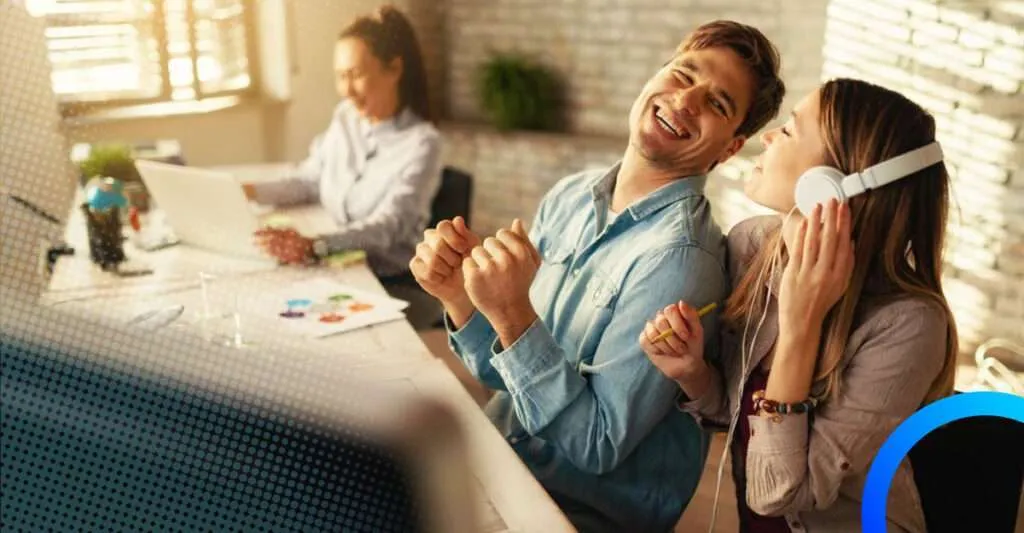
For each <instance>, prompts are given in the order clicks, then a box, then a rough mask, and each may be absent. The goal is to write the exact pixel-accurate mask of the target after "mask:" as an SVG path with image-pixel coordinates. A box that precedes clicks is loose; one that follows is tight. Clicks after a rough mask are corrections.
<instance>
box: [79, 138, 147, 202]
mask: <svg viewBox="0 0 1024 533" xmlns="http://www.w3.org/2000/svg"><path fill="white" fill-rule="evenodd" d="M78 167H79V170H81V175H80V179H81V185H82V186H83V187H84V186H85V184H86V183H88V182H89V180H91V179H93V178H95V177H97V176H100V177H111V178H115V179H117V180H120V181H121V182H122V183H123V184H124V193H125V195H126V196H127V197H128V202H129V203H130V204H131V205H133V206H135V207H137V208H138V209H139V210H140V211H147V210H148V209H149V194H148V193H147V191H146V187H145V185H144V184H143V182H142V177H141V176H139V171H138V170H137V169H136V168H135V158H134V157H133V156H132V149H131V147H130V146H128V145H126V144H121V143H108V144H96V145H93V146H91V147H90V149H89V156H88V157H86V158H85V160H83V161H82V162H81V163H79V165H78Z"/></svg>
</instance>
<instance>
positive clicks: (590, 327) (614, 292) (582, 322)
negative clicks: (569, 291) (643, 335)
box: [573, 271, 619, 372]
mask: <svg viewBox="0 0 1024 533" xmlns="http://www.w3.org/2000/svg"><path fill="white" fill-rule="evenodd" d="M618 297H619V283H617V282H615V281H614V280H613V279H612V278H611V277H609V276H607V275H606V274H604V273H603V272H601V271H596V272H594V273H593V275H592V277H591V278H590V281H589V282H587V288H586V296H585V297H584V298H583V300H582V305H581V306H580V307H579V309H578V310H577V312H576V316H575V318H574V321H573V322H574V324H573V329H574V330H575V332H577V333H578V337H577V338H578V339H579V342H578V344H577V345H578V347H579V348H578V350H579V351H578V358H577V359H578V361H577V368H580V371H581V372H583V371H584V370H583V369H582V366H583V365H589V364H590V363H591V362H593V360H594V353H595V352H596V351H597V347H598V346H599V345H600V344H601V340H602V337H604V334H605V330H606V329H607V328H608V325H609V324H610V323H611V321H612V317H613V316H614V312H615V304H616V301H617V300H618Z"/></svg>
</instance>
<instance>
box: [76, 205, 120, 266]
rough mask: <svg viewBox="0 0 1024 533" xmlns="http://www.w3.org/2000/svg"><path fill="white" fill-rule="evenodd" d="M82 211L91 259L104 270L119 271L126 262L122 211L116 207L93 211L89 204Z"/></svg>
mask: <svg viewBox="0 0 1024 533" xmlns="http://www.w3.org/2000/svg"><path fill="white" fill-rule="evenodd" d="M81 209H82V212H83V213H85V227H86V230H87V232H88V235H89V257H90V258H91V259H92V262H93V263H96V264H97V265H99V266H100V267H101V268H102V269H103V270H115V269H117V266H118V265H119V264H120V263H121V262H123V261H124V260H125V255H124V235H122V233H121V213H120V209H119V208H118V207H117V206H114V207H111V208H109V209H104V210H103V211H93V210H92V209H90V208H89V204H82V205H81Z"/></svg>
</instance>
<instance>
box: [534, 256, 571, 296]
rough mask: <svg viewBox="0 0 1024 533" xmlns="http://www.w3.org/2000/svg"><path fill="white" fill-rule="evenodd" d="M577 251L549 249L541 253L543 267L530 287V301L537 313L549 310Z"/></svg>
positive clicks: (538, 270) (541, 266)
mask: <svg viewBox="0 0 1024 533" xmlns="http://www.w3.org/2000/svg"><path fill="white" fill-rule="evenodd" d="M574 251H575V250H573V249H572V248H567V247H560V248H547V249H545V250H544V251H543V252H541V265H540V268H539V269H537V275H536V276H535V277H534V278H533V284H531V285H530V300H531V301H532V302H533V305H534V306H535V307H536V308H537V311H538V312H540V311H542V310H547V309H548V308H549V307H550V306H551V305H552V304H553V302H554V301H555V299H556V298H557V296H558V293H559V291H560V289H561V284H562V280H563V279H565V276H566V274H567V272H568V270H569V265H570V263H571V262H572V257H573V253H574Z"/></svg>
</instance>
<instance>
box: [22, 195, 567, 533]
mask: <svg viewBox="0 0 1024 533" xmlns="http://www.w3.org/2000/svg"><path fill="white" fill-rule="evenodd" d="M289 216H292V217H294V216H295V215H294V214H293V213H289ZM65 238H66V239H67V242H68V243H69V244H71V245H72V246H74V247H75V248H76V254H75V255H74V256H65V257H62V258H60V259H59V261H58V263H57V267H56V268H55V271H54V274H53V276H52V278H51V280H50V285H49V290H48V291H47V292H46V293H45V294H44V295H43V297H42V303H43V305H46V306H53V307H55V308H57V309H61V310H65V311H68V312H70V313H72V314H84V315H88V316H90V317H99V318H102V319H106V320H111V321H127V320H129V319H130V318H131V317H133V316H136V315H138V314H139V313H141V312H144V311H147V310H151V309H156V308H160V307H161V306H167V305H168V304H171V303H173V304H181V305H184V306H185V309H186V311H185V315H183V316H182V317H181V318H180V319H179V320H178V321H177V322H175V323H173V324H171V325H170V326H167V327H168V328H171V327H174V328H180V329H181V330H183V331H186V332H188V331H192V332H196V328H194V327H193V326H190V325H189V323H190V322H189V320H188V318H187V317H188V315H189V314H190V312H194V310H195V309H196V308H197V302H198V301H199V298H200V296H199V277H198V274H199V272H201V271H203V272H209V273H215V274H218V275H219V278H218V280H217V281H216V283H220V284H222V285H221V287H227V288H230V289H231V290H235V289H237V290H240V291H248V292H253V291H259V290H260V288H261V287H271V286H274V287H279V286H281V285H282V284H286V283H290V282H293V281H298V280H302V279H308V277H310V276H316V277H327V278H330V279H334V280H337V281H339V282H341V283H345V284H350V285H355V286H359V287H361V288H363V289H365V290H368V291H375V292H378V293H384V289H383V287H382V286H381V285H380V283H379V282H378V281H377V279H376V278H375V277H374V275H373V274H372V273H371V272H370V270H369V269H368V268H367V267H366V266H365V265H362V264H359V265H355V266H349V267H347V268H343V269H339V268H326V267H317V268H313V269H303V268H297V267H278V266H276V265H273V264H268V263H261V262H258V261H250V260H244V259H237V258H231V257H226V256H223V255H220V254H217V253H213V252H208V251H203V250H198V249H195V248H192V247H189V246H186V245H184V244H179V245H176V246H173V247H170V248H166V249H163V250H158V251H155V252H149V253H146V252H141V251H138V250H135V249H134V248H133V247H132V246H131V245H130V243H127V242H126V245H125V253H126V254H127V255H128V257H129V258H130V259H131V260H132V261H133V262H139V263H144V264H147V265H149V266H150V267H151V268H152V269H153V271H154V272H153V273H152V274H150V275H145V276H140V277H135V278H121V277H118V276H116V275H114V274H111V273H106V272H103V271H101V270H100V269H99V268H98V267H96V266H94V265H93V264H92V263H91V261H90V260H89V251H88V244H87V239H86V235H85V228H84V222H83V220H82V216H81V213H79V212H78V210H77V209H74V210H72V215H71V219H70V222H69V224H68V228H67V232H66V235H65ZM242 323H243V326H242V327H243V334H244V335H245V338H246V340H248V341H251V342H254V343H255V345H256V346H257V348H256V349H255V350H254V351H255V352H258V351H259V350H258V346H259V345H261V344H263V345H266V346H270V347H273V348H276V349H277V350H275V351H276V352H277V353H280V352H282V351H284V352H286V353H289V357H290V358H291V357H294V358H296V359H298V360H301V361H302V363H303V364H309V365H310V366H311V367H315V368H317V371H318V372H320V375H323V376H337V377H338V379H339V380H340V379H341V378H342V376H345V377H348V378H351V377H352V376H354V375H358V376H360V377H369V378H371V379H374V380H379V381H380V382H381V383H382V385H383V384H384V383H385V382H386V383H391V384H395V385H400V386H402V387H404V388H409V387H411V388H414V389H415V390H416V392H418V393H422V394H426V395H429V396H431V397H434V398H438V399H441V400H442V401H444V402H445V403H446V404H448V405H450V406H452V407H453V408H454V411H455V412H456V413H457V414H458V417H459V418H460V419H461V421H462V423H463V424H464V428H465V430H466V433H467V439H468V441H469V450H470V457H469V458H468V460H469V461H470V465H471V469H472V471H473V473H474V475H475V477H476V479H477V481H478V482H479V486H480V490H481V493H480V498H479V500H478V502H477V503H478V506H479V511H480V513H479V514H480V517H481V519H482V524H481V531H485V532H499V531H524V532H525V531H543V532H555V531H573V528H572V526H571V525H570V524H569V523H568V521H567V520H566V519H565V516H564V515H563V514H562V513H561V511H560V510H559V509H558V507H557V506H556V505H555V504H554V502H553V501H552V500H551V499H550V498H549V497H548V495H547V494H546V492H545V491H544V490H543V488H542V487H541V485H540V484H539V483H538V482H537V481H536V479H535V478H534V477H533V475H532V474H531V473H530V471H529V470H528V469H527V468H526V466H525V465H524V464H523V463H522V462H521V461H520V460H519V458H518V456H516V454H515V452H513V451H512V449H511V448H510V447H509V446H508V444H507V443H506V442H505V440H504V439H503V438H502V437H501V435H500V434H499V433H498V432H497V430H496V429H495V428H494V427H493V425H492V424H491V422H490V421H489V420H488V419H487V417H486V416H485V415H484V413H483V411H482V410H481V409H480V408H479V407H478V406H477V405H476V403H475V402H474V401H473V399H472V397H471V396H470V395H469V393H467V392H466V391H465V389H464V388H463V387H462V385H461V384H460V383H459V381H458V380H457V379H456V378H455V376H454V375H453V374H452V373H451V372H450V371H449V370H448V368H447V367H446V366H445V365H444V363H443V362H441V361H440V360H438V359H436V358H435V357H434V356H433V355H431V354H430V353H429V351H428V350H427V348H426V346H424V344H423V343H422V342H421V341H420V339H419V336H418V335H417V334H416V332H415V331H414V330H413V329H412V327H411V326H410V325H409V323H408V322H407V321H405V320H399V321H394V322H389V323H386V324H381V325H377V326H372V327H369V328H365V329H361V330H356V331H352V332H348V333H344V334H340V335H335V336H332V337H327V338H323V339H315V340H314V339H305V338H301V337H294V336H289V335H283V334H282V333H281V332H280V331H279V330H275V329H274V328H272V327H265V326H266V323H264V322H261V321H260V319H259V318H257V317H253V316H246V315H245V313H244V312H243V318H242ZM190 328H191V330H190ZM282 349H283V350H282Z"/></svg>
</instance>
